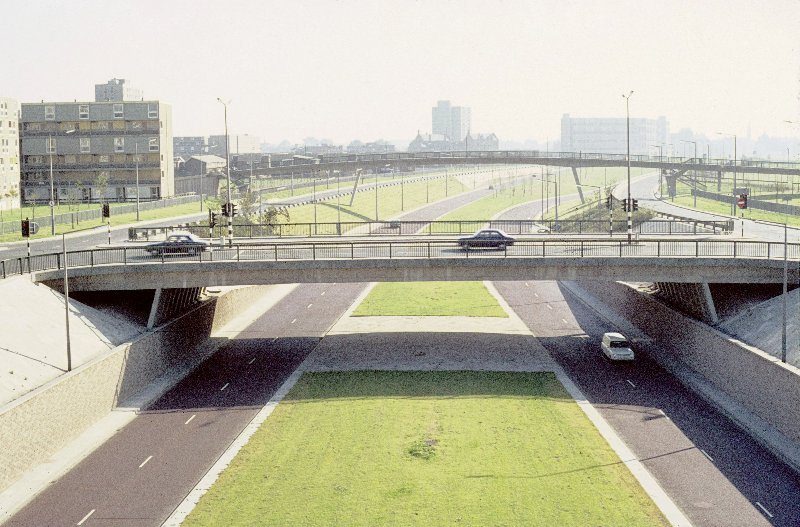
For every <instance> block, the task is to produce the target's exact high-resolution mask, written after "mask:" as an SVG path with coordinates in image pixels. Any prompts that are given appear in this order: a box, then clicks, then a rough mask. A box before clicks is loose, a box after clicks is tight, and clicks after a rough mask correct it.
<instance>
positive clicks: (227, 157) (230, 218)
mask: <svg viewBox="0 0 800 527" xmlns="http://www.w3.org/2000/svg"><path fill="white" fill-rule="evenodd" d="M217 101H219V102H220V103H221V104H222V106H223V107H224V108H225V172H226V180H227V182H226V185H227V193H228V210H229V211H232V207H231V159H230V145H229V144H228V104H230V102H231V101H228V102H225V101H223V100H222V99H220V98H219V97H217ZM228 245H229V246H231V245H233V214H231V213H228Z"/></svg>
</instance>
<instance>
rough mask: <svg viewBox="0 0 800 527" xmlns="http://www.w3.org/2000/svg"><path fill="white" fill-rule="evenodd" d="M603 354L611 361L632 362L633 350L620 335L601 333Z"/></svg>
mask: <svg viewBox="0 0 800 527" xmlns="http://www.w3.org/2000/svg"><path fill="white" fill-rule="evenodd" d="M600 347H601V348H602V349H603V354H604V355H605V356H606V357H608V358H609V359H611V360H633V350H632V349H631V345H630V343H629V342H628V339H626V338H625V336H624V335H623V334H622V333H603V341H602V342H601V343H600Z"/></svg>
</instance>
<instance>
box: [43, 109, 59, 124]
mask: <svg viewBox="0 0 800 527" xmlns="http://www.w3.org/2000/svg"><path fill="white" fill-rule="evenodd" d="M44 120H45V121H55V120H56V107H55V106H45V107H44Z"/></svg>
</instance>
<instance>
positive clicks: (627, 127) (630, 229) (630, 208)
mask: <svg viewBox="0 0 800 527" xmlns="http://www.w3.org/2000/svg"><path fill="white" fill-rule="evenodd" d="M631 95H633V90H631V91H630V93H628V95H625V94H624V93H623V94H622V98H623V99H625V132H626V136H627V137H626V143H627V151H628V154H627V155H626V156H625V158H626V159H627V162H628V201H627V203H628V206H627V207H626V208H627V209H628V244H630V243H631V241H632V238H633V204H632V202H631V113H630V104H629V103H630V100H631Z"/></svg>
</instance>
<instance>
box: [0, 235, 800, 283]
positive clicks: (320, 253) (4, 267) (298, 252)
mask: <svg viewBox="0 0 800 527" xmlns="http://www.w3.org/2000/svg"><path fill="white" fill-rule="evenodd" d="M784 251H786V252H785V254H786V257H787V258H788V259H791V260H792V262H793V266H795V265H796V264H794V261H795V260H800V244H798V243H790V244H783V243H778V242H765V241H738V240H675V239H640V240H636V241H634V242H633V243H628V242H627V240H624V239H619V240H613V239H571V240H553V239H543V240H542V239H539V240H517V241H516V242H515V243H514V244H513V245H511V246H506V247H503V248H502V249H501V250H484V249H471V250H463V249H462V248H461V247H460V246H459V242H458V240H457V239H449V240H448V239H426V240H423V241H420V240H419V239H404V240H391V241H385V240H382V241H377V240H375V241H372V240H366V241H349V242H347V241H330V242H329V241H317V242H300V243H296V242H274V243H261V244H256V243H237V244H234V245H231V246H227V245H218V246H212V247H211V248H210V250H208V251H202V252H198V253H196V254H174V255H172V254H163V253H161V254H158V255H155V256H154V255H152V254H150V253H149V252H148V251H147V248H146V247H142V246H135V247H134V246H123V247H109V248H102V249H88V250H81V251H71V252H68V253H67V255H66V264H67V266H68V267H70V268H74V267H99V266H104V265H128V264H131V265H133V264H137V265H138V264H155V265H157V264H165V263H171V262H185V263H195V264H198V265H202V264H204V263H207V262H241V261H297V260H353V259H380V260H397V259H408V258H427V259H444V258H447V259H462V260H466V259H471V258H487V257H488V258H549V257H561V258H596V257H603V258H609V257H616V258H626V257H637V258H653V259H654V260H655V259H659V258H674V257H678V258H701V257H702V258H737V259H762V260H763V259H770V260H782V259H783V258H784ZM63 265H64V255H63V254H62V253H50V254H40V255H34V256H30V257H20V258H12V259H8V260H2V261H0V274H1V275H2V277H3V278H6V277H8V276H12V275H19V274H24V273H33V272H38V271H49V270H57V269H63Z"/></svg>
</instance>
